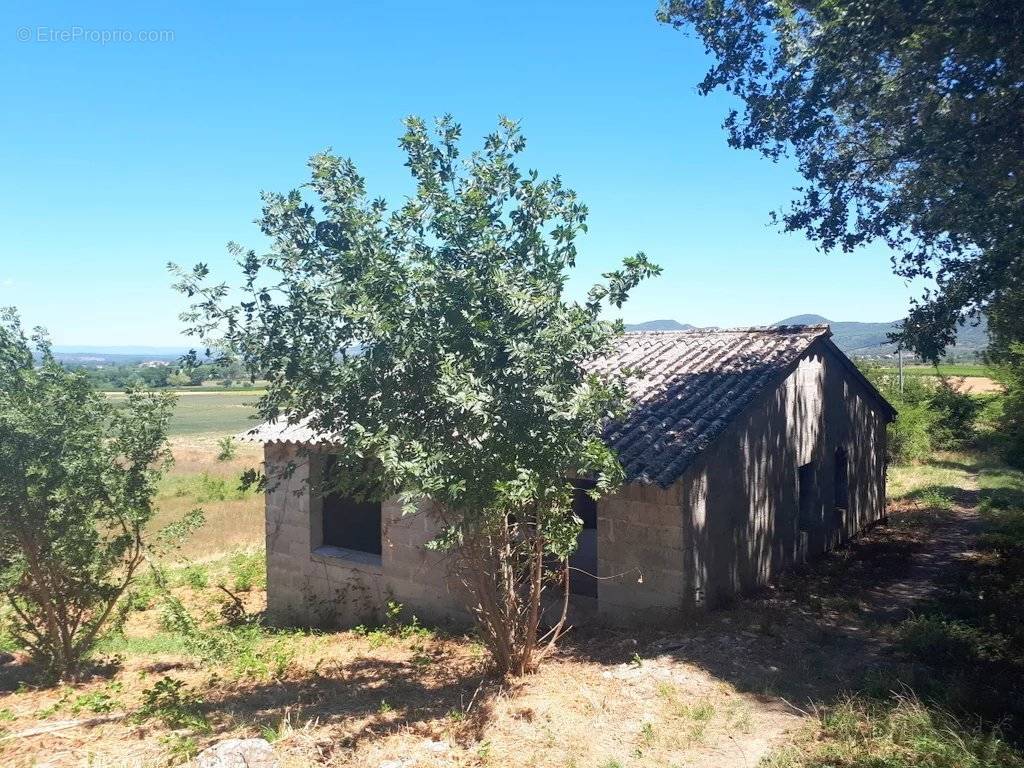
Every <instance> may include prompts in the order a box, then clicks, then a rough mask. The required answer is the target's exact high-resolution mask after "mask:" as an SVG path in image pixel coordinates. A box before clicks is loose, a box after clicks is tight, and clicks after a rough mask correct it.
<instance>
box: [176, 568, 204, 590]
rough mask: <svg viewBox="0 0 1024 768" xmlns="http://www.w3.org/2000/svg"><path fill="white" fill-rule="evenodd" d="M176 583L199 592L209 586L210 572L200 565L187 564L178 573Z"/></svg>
mask: <svg viewBox="0 0 1024 768" xmlns="http://www.w3.org/2000/svg"><path fill="white" fill-rule="evenodd" d="M178 583H179V584H181V585H183V586H187V587H190V588H192V589H194V590H196V591H197V592H199V591H201V590H204V589H206V588H207V586H209V584H210V574H209V572H207V570H206V568H204V567H203V566H201V565H189V566H187V567H186V568H182V569H181V571H180V572H179V573H178Z"/></svg>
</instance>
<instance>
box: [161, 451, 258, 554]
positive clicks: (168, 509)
mask: <svg viewBox="0 0 1024 768" xmlns="http://www.w3.org/2000/svg"><path fill="white" fill-rule="evenodd" d="M217 438H218V436H217V435H208V436H203V435H194V436H192V437H188V438H175V439H173V440H172V441H171V448H172V451H173V452H174V467H173V468H172V469H171V471H170V472H169V473H168V475H167V477H166V478H165V482H164V483H163V485H162V488H161V492H160V494H159V496H158V507H159V511H158V513H157V515H156V517H155V519H154V521H153V527H154V528H159V527H162V526H164V525H166V524H168V523H170V522H173V521H174V520H178V519H180V518H181V517H182V515H184V514H185V513H186V512H188V511H189V510H190V509H192V508H193V507H195V506H200V507H202V508H203V511H204V512H205V516H206V523H205V524H204V525H203V527H202V528H201V529H200V530H199V531H197V532H196V533H195V534H194V535H193V536H192V537H191V538H190V539H189V540H188V541H187V542H186V543H185V545H184V546H183V548H182V550H181V554H182V555H183V556H185V557H187V558H190V559H208V558H212V557H217V556H219V555H223V554H224V553H225V552H228V551H231V550H234V549H238V548H254V547H262V546H263V536H264V533H263V498H262V496H260V495H259V494H256V493H252V492H249V493H245V494H242V493H235V494H231V495H232V496H234V497H233V498H230V497H229V498H225V499H223V500H220V499H212V500H211V499H200V500H197V498H196V494H195V493H194V488H190V487H189V484H190V483H192V482H193V481H195V480H196V479H197V478H201V477H202V476H203V475H206V476H208V477H211V478H216V479H220V480H223V481H224V485H225V486H226V488H227V489H228V490H230V491H234V490H235V489H237V488H238V484H239V480H240V478H241V475H242V472H244V471H245V470H246V469H250V468H254V467H258V466H259V465H260V463H261V462H262V460H263V455H262V448H261V446H258V445H253V444H251V443H239V444H238V452H237V454H236V455H235V457H234V458H233V459H231V460H229V461H218V460H217V453H218V448H217Z"/></svg>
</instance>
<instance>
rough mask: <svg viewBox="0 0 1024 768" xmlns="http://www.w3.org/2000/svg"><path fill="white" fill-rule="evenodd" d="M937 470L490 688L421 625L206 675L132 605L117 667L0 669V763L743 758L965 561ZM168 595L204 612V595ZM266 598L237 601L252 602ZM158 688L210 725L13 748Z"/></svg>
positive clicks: (290, 650) (962, 516)
mask: <svg viewBox="0 0 1024 768" xmlns="http://www.w3.org/2000/svg"><path fill="white" fill-rule="evenodd" d="M197 461H200V459H197ZM946 464H947V465H948V466H945V465H942V462H940V465H939V466H937V467H936V468H935V469H934V471H932V470H929V472H930V474H926V475H925V474H921V475H920V476H918V475H917V474H915V473H912V472H911V473H907V474H906V475H905V476H902V477H897V478H896V481H897V482H896V483H895V484H894V485H896V486H897V487H898V493H899V495H900V496H901V497H902V499H903V500H902V501H900V502H896V503H893V504H892V506H891V511H890V523H889V525H886V526H878V527H876V528H875V529H873V530H872V531H870V532H868V533H867V534H865V535H864V536H862V537H860V538H858V539H856V540H855V541H853V542H851V543H850V544H849V545H848V546H847V547H844V548H843V549H841V550H839V551H837V552H834V553H832V554H831V555H829V556H828V557H827V558H825V559H824V560H822V561H819V562H818V563H816V564H815V565H813V566H812V567H809V568H807V569H804V570H802V571H800V572H795V573H792V574H789V575H787V576H786V577H785V578H783V579H782V580H781V581H780V583H779V584H777V585H775V586H774V587H772V588H771V589H767V590H765V591H764V592H763V593H762V594H760V595H758V596H755V597H753V598H751V599H747V600H743V601H739V602H737V603H736V604H735V605H734V606H732V607H730V608H727V609H723V610H719V611H715V612H713V613H711V614H707V615H702V616H695V617H693V618H692V620H690V621H688V622H686V623H685V625H683V626H679V627H677V628H673V629H672V630H661V631H648V630H641V629H639V628H638V629H637V630H635V631H624V630H621V629H620V630H614V631H612V630H601V629H597V628H591V629H587V630H580V631H578V632H576V633H575V634H574V635H571V636H570V640H569V641H568V642H567V643H566V644H565V645H564V646H563V648H562V649H561V651H560V652H559V654H558V655H557V656H556V657H555V658H554V659H552V660H551V661H550V663H547V664H546V665H545V666H544V667H543V669H542V671H541V672H540V673H538V674H537V675H534V676H531V677H529V678H527V679H525V680H522V681H519V682H516V683H512V684H509V683H506V682H502V681H499V680H495V679H493V678H491V677H490V676H488V674H487V671H486V660H485V656H484V653H483V649H482V648H481V647H480V646H479V645H478V644H476V643H475V642H473V641H472V640H471V639H469V638H466V637H461V636H457V635H456V636H447V635H444V634H442V633H436V632H431V631H422V630H416V629H413V630H409V631H395V632H393V633H391V634H388V633H385V632H370V633H366V632H363V633H358V632H336V633H326V634H312V633H306V634H299V633H291V634H283V635H275V634H271V633H267V636H266V637H265V638H264V639H263V640H262V641H261V644H260V645H259V649H258V651H257V653H256V657H257V660H256V662H254V663H253V664H250V665H249V666H248V667H247V668H245V669H242V668H240V667H239V664H238V663H237V660H228V661H224V662H220V663H218V664H209V663H205V662H203V661H201V660H198V659H197V657H196V656H195V655H194V654H190V653H187V652H186V651H185V650H183V649H182V647H181V646H180V643H179V644H177V645H176V644H175V642H174V641H173V637H172V636H170V635H168V633H167V632H166V631H164V630H161V629H160V622H159V615H158V610H157V609H156V608H153V609H150V610H144V611H140V612H139V613H137V614H134V615H133V617H132V619H131V621H130V622H129V625H128V627H127V629H126V637H127V638H128V640H126V644H125V646H124V649H123V650H121V651H120V652H119V653H120V656H115V657H112V658H111V659H110V663H109V664H108V665H107V666H105V667H100V668H98V669H97V670H96V674H95V676H94V677H93V678H92V679H90V680H88V681H86V682H84V683H82V684H80V685H77V686H76V687H75V688H74V689H68V688H61V687H37V686H36V685H35V683H34V682H33V680H35V678H34V677H33V670H31V669H30V668H29V667H28V666H27V665H26V664H25V663H24V662H23V660H18V661H17V662H15V663H11V664H7V665H5V666H3V667H0V717H2V720H0V727H2V729H3V730H2V731H0V764H2V765H4V766H11V767H12V768H21V767H22V766H44V765H45V766H86V765H90V766H104V767H105V768H106V767H112V766H157V765H179V764H184V763H185V761H186V760H187V758H188V756H189V755H190V754H192V753H194V751H195V750H196V749H201V748H202V747H204V746H206V745H208V744H210V743H213V742H215V741H218V740H221V739H224V738H227V737H229V736H264V737H267V738H269V739H271V740H272V741H273V743H274V748H275V751H276V752H277V753H278V755H279V756H280V757H281V760H282V763H283V764H284V765H285V766H286V767H287V766H308V765H330V766H370V768H413V767H415V768H431V767H434V766H540V767H551V768H555V766H558V767H559V768H571V767H573V766H576V767H577V768H584V767H586V768H591V767H593V768H633V767H634V766H635V767H639V766H665V767H666V768H668V767H670V766H671V767H681V766H723V767H724V766H730V767H731V766H756V765H758V763H759V762H760V761H762V759H763V758H765V757H766V756H767V755H769V754H770V753H771V752H772V751H773V749H775V748H776V747H780V746H782V745H785V744H787V743H789V742H791V741H792V740H794V739H796V738H797V737H798V734H800V733H802V732H803V731H804V730H805V729H806V728H808V727H810V725H811V723H812V722H813V721H814V718H813V714H814V712H815V709H816V708H818V707H821V706H827V705H828V704H830V703H831V702H833V701H835V700H836V698H837V697H838V696H839V695H840V694H841V693H842V692H843V691H847V690H851V689H857V688H858V687H860V686H861V685H862V684H863V683H864V681H865V680H871V679H872V678H876V679H883V678H884V677H885V672H886V669H887V668H891V667H893V666H898V665H900V664H901V663H902V661H901V659H900V658H899V656H898V654H896V653H895V652H894V651H893V646H892V644H891V634H892V629H893V626H894V623H895V622H897V621H899V620H901V619H903V618H905V617H906V616H907V615H908V613H910V612H912V611H913V610H914V608H915V606H916V605H917V604H918V603H919V602H920V601H921V600H923V599H926V598H927V597H928V596H929V594H931V592H932V591H933V590H934V589H936V579H937V576H938V575H939V574H940V573H941V572H942V571H943V570H944V569H947V568H948V567H949V566H950V565H952V564H954V563H955V562H956V561H957V560H958V558H962V557H968V556H970V549H971V546H972V542H973V540H974V536H975V534H976V528H977V520H976V517H975V514H974V511H973V507H974V505H975V503H976V486H975V484H974V475H973V472H974V470H973V468H972V467H971V466H970V465H969V464H966V463H962V462H961V460H960V459H957V458H956V457H950V458H949V460H948V462H946ZM178 592H179V593H180V594H181V595H182V596H183V599H185V600H186V602H187V604H188V605H189V607H190V609H191V610H192V611H193V612H194V613H196V614H197V615H203V614H204V613H205V614H206V616H207V618H208V619H209V620H215V615H216V612H217V609H218V600H219V596H218V592H217V591H216V590H215V589H213V588H212V587H210V588H208V589H205V590H203V589H201V590H193V591H191V592H190V591H188V590H187V589H186V588H183V587H180V588H178ZM261 601H262V594H261V593H259V592H256V591H253V592H251V593H248V595H247V597H246V602H247V605H248V607H249V608H250V610H254V611H255V610H259V608H260V605H261ZM211 617H213V618H212V619H211ZM261 664H262V667H261ZM165 676H170V677H172V678H175V679H177V680H181V681H182V682H183V683H184V684H185V685H186V690H187V691H190V692H191V693H193V694H195V695H198V696H200V697H201V698H202V700H203V703H202V711H203V713H204V715H205V717H206V718H207V720H208V722H209V724H210V729H209V731H208V732H204V731H203V730H202V729H195V728H187V727H175V726H173V725H168V724H166V723H164V722H161V721H160V720H158V719H150V720H147V721H145V722H135V721H133V720H130V719H122V720H114V721H110V722H99V723H95V724H92V725H86V726H79V727H74V728H68V729H66V730H60V731H54V732H52V733H46V734H41V735H35V736H22V737H18V736H17V734H19V733H24V732H25V731H27V730H29V729H32V728H37V727H46V726H52V725H54V724H55V723H57V722H58V721H61V720H66V719H68V718H91V717H95V716H96V713H95V711H88V710H89V707H90V706H92V707H93V710H95V709H96V707H95V706H94V705H93V704H92V702H94V701H95V700H96V698H97V697H102V696H104V695H105V696H107V697H108V698H109V699H110V702H109V706H108V707H107V709H108V710H109V712H107V713H104V714H109V713H110V712H113V713H115V714H116V713H118V712H131V711H134V710H136V709H137V708H138V706H139V704H140V702H141V700H142V695H143V691H144V690H146V689H151V688H152V686H153V685H154V683H156V682H157V681H158V680H160V679H161V678H163V677H165ZM83 696H84V697H86V698H85V699H84V700H83V699H82V697H83ZM101 709H102V707H101Z"/></svg>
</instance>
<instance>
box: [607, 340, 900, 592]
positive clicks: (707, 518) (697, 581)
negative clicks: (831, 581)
mask: <svg viewBox="0 0 1024 768" xmlns="http://www.w3.org/2000/svg"><path fill="white" fill-rule="evenodd" d="M752 390H753V391H755V392H757V394H754V395H750V394H748V393H750V392H751V391H752ZM693 398H704V399H706V400H708V401H710V402H720V403H725V404H724V405H720V406H715V405H709V406H708V407H707V408H704V409H702V408H701V406H699V404H697V403H695V402H693ZM673 401H678V402H676V403H674V402H673ZM675 412H684V413H687V414H689V416H690V418H687V419H683V420H681V421H679V422H678V424H674V425H673V424H672V423H670V422H671V419H667V420H666V418H665V416H664V414H667V413H668V414H671V413H675ZM659 414H660V415H661V417H660V418H658V417H659ZM737 417H738V418H737ZM712 418H713V419H714V420H715V421H714V422H713V423H707V419H712ZM630 424H631V425H632V428H633V429H635V430H638V432H639V433H640V434H642V437H639V438H636V439H635V440H634V442H633V443H632V444H631V445H630V447H629V453H628V454H627V455H626V456H625V457H624V464H627V466H628V462H629V461H635V460H636V458H637V457H638V456H641V455H642V454H643V452H644V451H649V450H656V451H667V452H668V453H669V454H671V455H676V454H677V453H678V452H679V449H680V448H682V446H684V445H685V446H686V449H685V450H686V451H689V454H688V455H689V457H690V458H691V459H693V463H692V464H691V465H690V466H689V468H688V469H686V471H685V473H684V475H683V476H682V478H681V479H680V480H679V481H678V482H679V485H680V497H681V500H682V526H683V536H682V541H683V542H684V544H683V554H682V558H683V565H682V570H683V579H684V582H685V584H686V585H687V589H686V594H688V595H692V599H691V600H690V601H689V602H690V604H692V605H703V606H714V605H718V604H721V603H723V602H725V601H727V600H729V599H730V598H732V597H733V596H735V595H736V594H737V593H742V592H749V591H751V590H754V589H756V588H757V587H758V586H760V585H763V584H765V583H767V582H768V581H769V580H770V579H772V578H774V577H775V576H776V575H778V573H779V572H780V571H782V570H783V569H785V568H787V567H790V566H792V565H794V564H797V563H801V562H803V561H804V560H805V559H807V558H808V557H813V556H816V555H819V554H821V553H823V552H825V551H827V550H828V549H830V548H831V547H833V546H835V545H836V544H837V543H839V542H842V541H846V540H847V539H849V537H850V536H852V535H853V534H855V533H856V532H857V531H858V530H860V529H862V528H863V527H864V526H866V525H867V524H868V523H870V522H871V521H873V520H875V519H877V518H878V517H880V516H881V515H882V513H883V508H884V487H885V479H884V473H885V441H884V430H885V419H884V416H883V415H882V414H881V411H880V409H879V407H878V405H877V404H876V403H875V399H874V395H873V394H871V393H870V392H869V391H868V390H867V389H866V388H865V387H864V386H863V385H862V384H860V383H859V382H858V381H856V380H853V379H851V378H850V375H849V373H848V372H847V370H846V368H845V366H844V365H843V364H842V363H841V362H840V361H836V360H834V359H831V354H830V353H828V352H826V351H817V352H812V353H811V354H808V355H807V356H805V357H804V358H803V359H801V361H800V362H799V364H798V365H797V366H796V367H795V368H794V369H792V370H790V371H788V372H787V373H780V372H779V371H778V370H777V369H776V368H770V367H765V366H760V367H750V368H748V369H741V370H738V371H735V372H728V373H713V374H696V375H692V376H689V377H687V379H686V381H685V382H681V383H680V384H678V385H676V386H673V387H670V388H669V389H668V391H666V392H665V393H664V395H663V396H662V397H659V398H657V399H655V400H651V401H649V402H646V403H642V404H641V406H640V407H639V409H638V411H635V412H634V414H633V416H632V418H631V420H630ZM641 426H642V429H641ZM695 435H697V436H698V438H697V441H696V443H694V440H695V438H694V436H695ZM673 443H677V446H676V447H674V446H673ZM837 461H845V462H846V466H845V469H842V471H840V469H838V468H837V466H836V462H837ZM837 478H841V480H840V482H841V481H842V480H843V479H844V480H845V481H846V484H847V490H846V491H845V492H844V491H843V489H841V488H838V487H837ZM837 499H841V503H842V504H843V505H845V508H843V509H842V510H840V505H839V503H838V502H837Z"/></svg>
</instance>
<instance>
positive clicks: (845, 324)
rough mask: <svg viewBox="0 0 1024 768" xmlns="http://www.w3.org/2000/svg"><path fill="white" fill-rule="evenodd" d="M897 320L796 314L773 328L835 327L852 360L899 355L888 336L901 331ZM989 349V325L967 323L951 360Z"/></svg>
mask: <svg viewBox="0 0 1024 768" xmlns="http://www.w3.org/2000/svg"><path fill="white" fill-rule="evenodd" d="M899 322H900V321H898V320H893V321H892V322H889V323H860V322H856V321H846V320H834V321H833V320H829V319H827V318H825V317H822V316H821V315H794V316H793V317H787V318H786V319H785V320H780V321H779V322H777V323H774V325H816V324H820V323H828V324H829V325H830V326H831V327H832V341H834V342H835V344H836V346H837V347H839V348H840V349H841V350H843V352H845V353H846V354H848V355H850V356H852V357H885V356H888V355H891V354H894V353H895V352H896V346H895V345H894V344H892V343H890V342H889V340H888V334H889V333H891V332H892V331H895V330H897V329H898V328H899ZM987 346H988V324H987V323H986V322H985V319H984V318H982V319H981V323H980V324H978V325H972V324H971V323H968V324H967V325H965V326H964V327H962V328H960V329H959V330H958V331H957V335H956V345H955V346H953V347H950V349H949V350H948V352H947V356H948V357H963V356H974V355H976V354H977V353H979V352H982V351H984V349H985V348H986V347H987Z"/></svg>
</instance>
